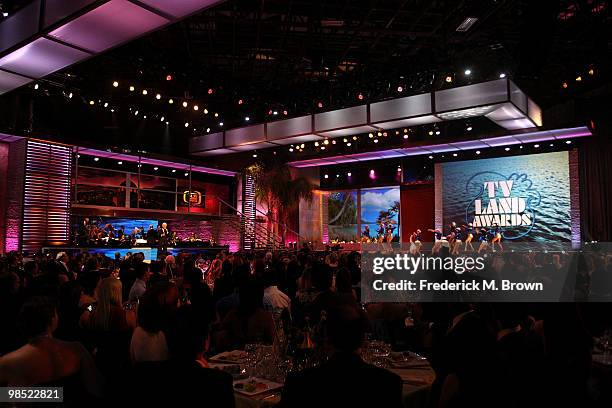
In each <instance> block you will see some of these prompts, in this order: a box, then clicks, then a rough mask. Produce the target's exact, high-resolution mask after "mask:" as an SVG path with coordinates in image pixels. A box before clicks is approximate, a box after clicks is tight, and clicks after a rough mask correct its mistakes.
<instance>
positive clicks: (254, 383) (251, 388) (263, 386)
mask: <svg viewBox="0 0 612 408" xmlns="http://www.w3.org/2000/svg"><path fill="white" fill-rule="evenodd" d="M279 388H283V384H280V383H277V382H274V381H268V380H265V379H263V378H257V377H254V378H250V379H248V380H238V381H234V391H236V392H237V393H239V394H243V395H247V396H253V395H258V394H262V393H264V392H268V391H272V390H277V389H279Z"/></svg>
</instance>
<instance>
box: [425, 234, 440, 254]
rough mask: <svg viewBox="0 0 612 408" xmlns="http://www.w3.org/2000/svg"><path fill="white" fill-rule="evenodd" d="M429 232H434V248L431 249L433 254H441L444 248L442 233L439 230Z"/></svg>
mask: <svg viewBox="0 0 612 408" xmlns="http://www.w3.org/2000/svg"><path fill="white" fill-rule="evenodd" d="M427 231H429V232H433V234H434V244H433V247H432V248H431V254H432V255H434V254H437V253H438V252H440V248H442V241H443V239H442V231H440V230H439V229H438V228H436V229H428V230H427Z"/></svg>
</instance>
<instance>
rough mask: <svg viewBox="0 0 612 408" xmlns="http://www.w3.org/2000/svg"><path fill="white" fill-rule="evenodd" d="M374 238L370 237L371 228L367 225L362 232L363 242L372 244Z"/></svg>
mask: <svg viewBox="0 0 612 408" xmlns="http://www.w3.org/2000/svg"><path fill="white" fill-rule="evenodd" d="M371 240H372V237H371V236H370V227H369V226H368V225H366V226H365V227H364V228H363V231H362V232H361V242H370V241H371Z"/></svg>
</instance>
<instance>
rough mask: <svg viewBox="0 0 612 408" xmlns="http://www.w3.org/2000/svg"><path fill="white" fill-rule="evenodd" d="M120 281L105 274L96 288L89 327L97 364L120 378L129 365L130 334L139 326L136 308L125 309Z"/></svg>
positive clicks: (109, 374) (112, 375) (106, 372)
mask: <svg viewBox="0 0 612 408" xmlns="http://www.w3.org/2000/svg"><path fill="white" fill-rule="evenodd" d="M121 289H122V286H121V281H120V280H119V279H116V278H105V279H102V280H101V281H100V284H99V285H98V288H97V289H96V299H97V303H96V304H95V305H94V306H93V310H92V311H91V313H90V315H89V322H88V324H87V327H88V328H89V331H90V335H91V340H92V343H93V344H92V346H93V350H94V358H95V360H96V364H97V365H98V367H99V368H100V371H102V373H103V374H105V376H106V377H107V378H113V379H116V380H117V381H119V379H120V375H121V373H122V372H123V371H124V370H125V369H127V368H128V367H129V365H130V353H129V351H130V348H129V347H130V338H131V337H132V330H133V329H134V327H136V314H135V313H134V310H131V309H128V310H126V309H124V307H123V304H122V299H121V293H122V290H121Z"/></svg>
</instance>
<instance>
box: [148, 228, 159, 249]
mask: <svg viewBox="0 0 612 408" xmlns="http://www.w3.org/2000/svg"><path fill="white" fill-rule="evenodd" d="M155 241H157V232H156V231H155V229H153V225H149V229H148V231H147V245H149V246H150V247H153V245H155Z"/></svg>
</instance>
